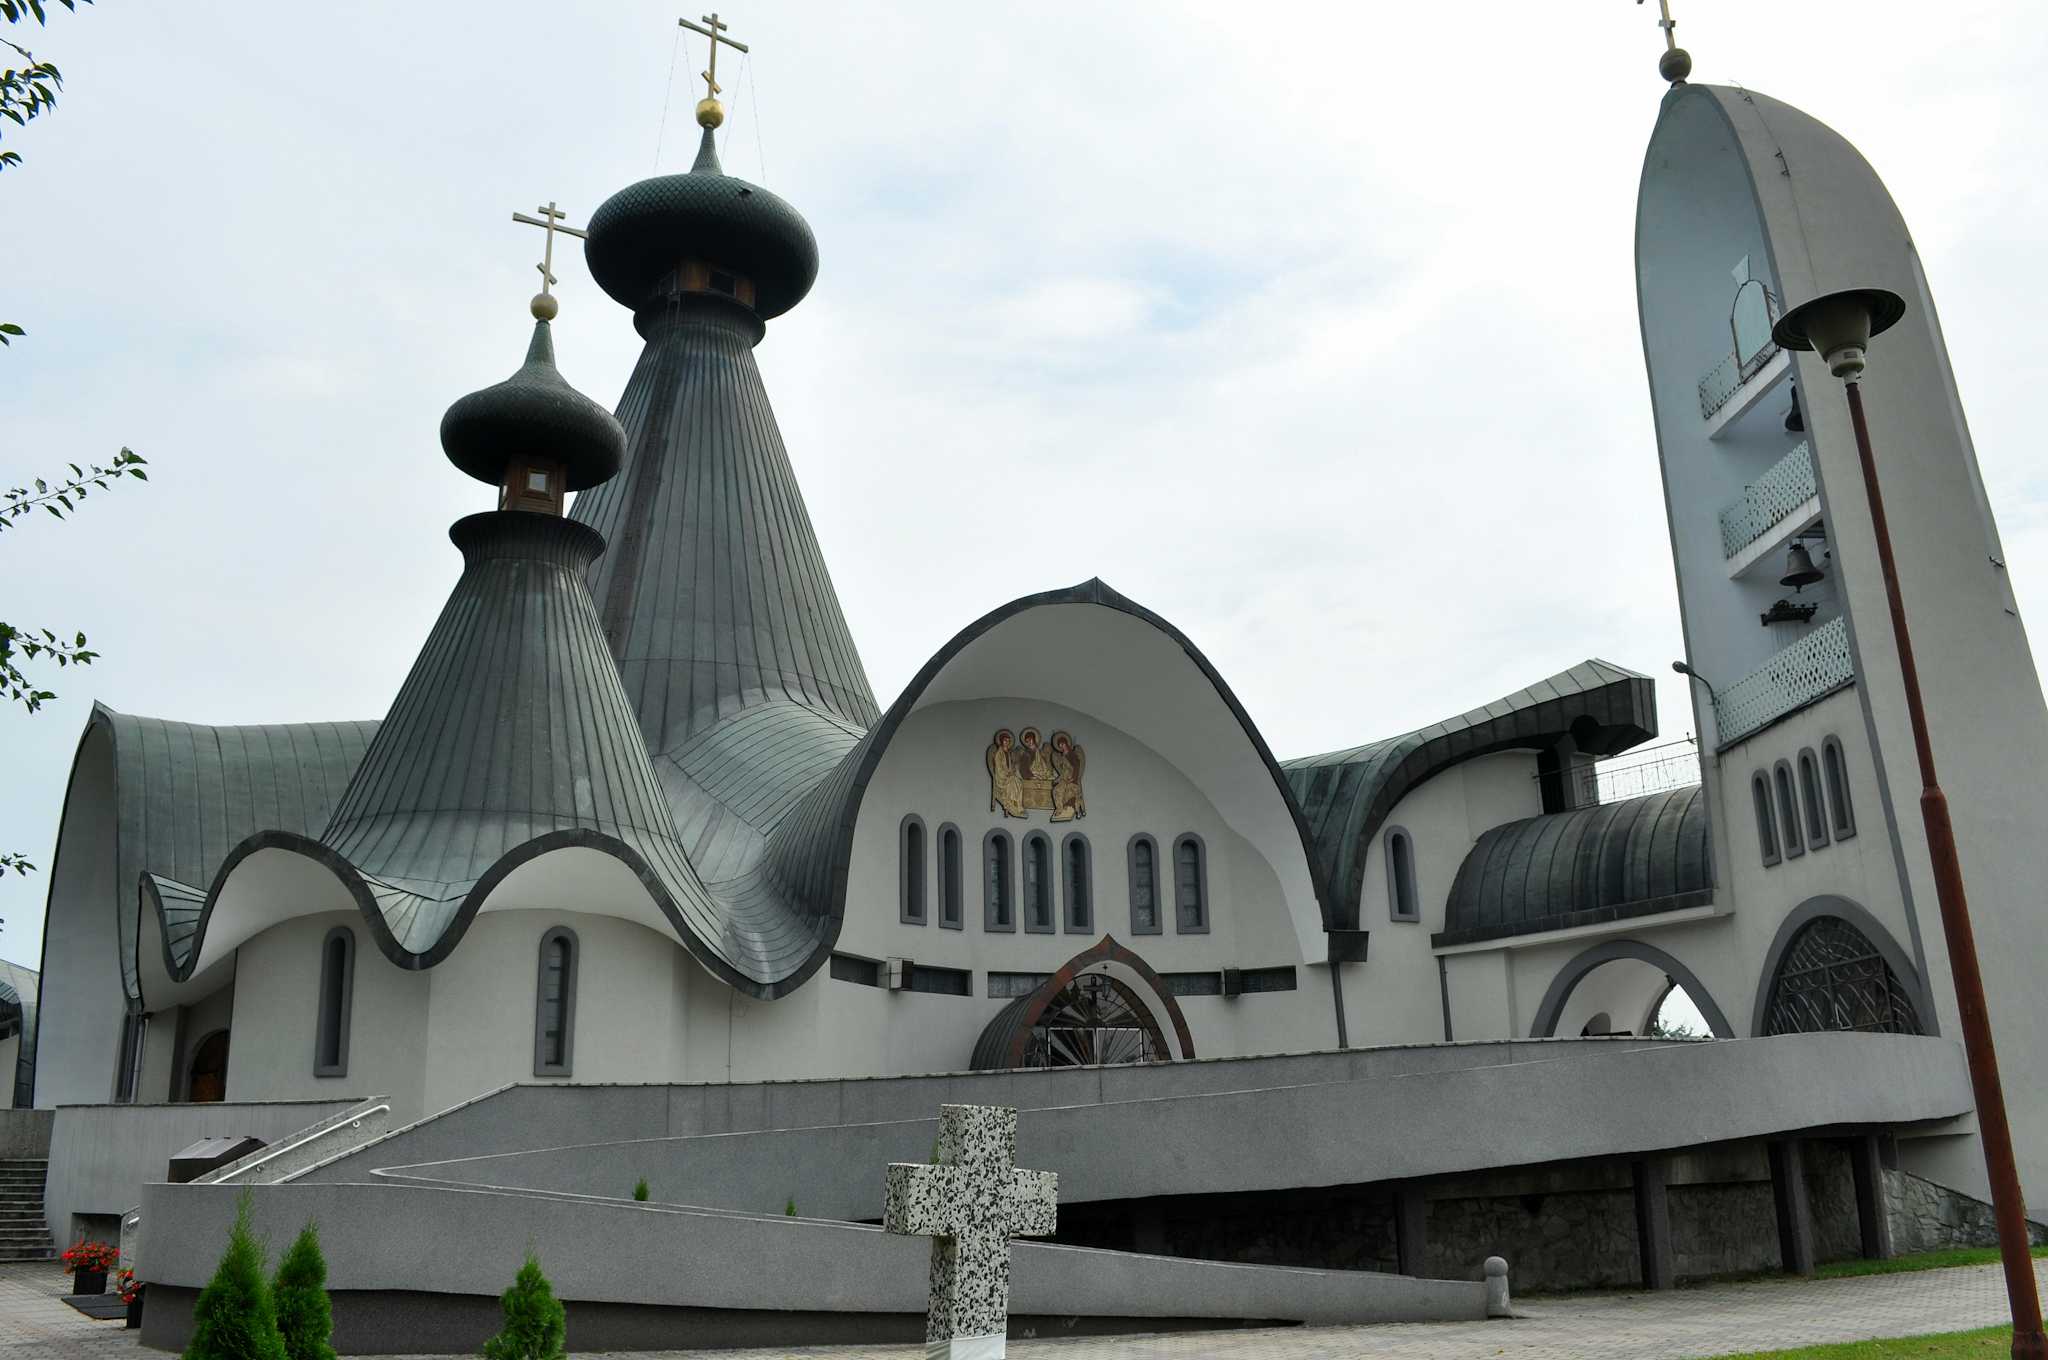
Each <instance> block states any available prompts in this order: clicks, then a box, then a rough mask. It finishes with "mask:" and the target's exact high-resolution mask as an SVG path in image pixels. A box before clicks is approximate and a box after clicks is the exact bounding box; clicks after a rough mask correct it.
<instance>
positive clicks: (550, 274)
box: [512, 202, 590, 297]
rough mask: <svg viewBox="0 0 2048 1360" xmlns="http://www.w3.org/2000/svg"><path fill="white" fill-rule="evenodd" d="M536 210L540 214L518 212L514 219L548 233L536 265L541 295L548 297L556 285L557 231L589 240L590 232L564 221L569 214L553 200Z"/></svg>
mask: <svg viewBox="0 0 2048 1360" xmlns="http://www.w3.org/2000/svg"><path fill="white" fill-rule="evenodd" d="M534 211H535V212H538V213H539V214H540V216H539V217H528V216H527V215H526V214H525V213H522V212H516V213H513V214H512V220H513V221H514V222H524V223H525V224H526V225H527V226H529V227H540V228H542V229H544V230H545V231H546V232H547V234H548V243H547V246H546V247H545V248H544V249H543V250H542V252H541V259H540V263H539V264H537V265H535V266H534V268H535V269H538V270H539V271H540V291H541V296H543V297H546V296H548V289H550V288H552V287H554V285H555V233H556V232H558V231H559V232H561V233H562V234H563V235H565V236H574V237H577V238H578V239H581V240H588V239H589V238H590V233H589V232H587V231H580V230H578V229H577V228H575V227H572V226H569V225H568V224H567V223H566V222H565V221H563V219H564V218H566V217H567V216H568V215H569V214H567V213H565V212H563V211H562V210H561V209H559V208H557V207H556V206H555V205H554V204H553V203H552V202H550V203H549V204H548V205H547V206H546V207H544V208H536V209H534ZM543 219H545V220H543Z"/></svg>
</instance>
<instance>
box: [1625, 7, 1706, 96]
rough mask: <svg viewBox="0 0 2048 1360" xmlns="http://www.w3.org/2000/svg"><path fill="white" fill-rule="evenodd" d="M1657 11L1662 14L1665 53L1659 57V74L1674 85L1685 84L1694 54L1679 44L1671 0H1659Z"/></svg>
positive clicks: (1659, 24)
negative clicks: (1672, 15)
mask: <svg viewBox="0 0 2048 1360" xmlns="http://www.w3.org/2000/svg"><path fill="white" fill-rule="evenodd" d="M1636 3H1637V4H1638V5H1640V4H1642V3H1643V0H1636ZM1657 12H1658V14H1659V15H1661V16H1662V17H1661V18H1659V19H1658V20H1657V27H1659V28H1661V29H1663V30H1664V55H1663V56H1661V57H1659V58H1658V59H1657V74H1658V75H1661V76H1663V77H1664V79H1666V80H1668V81H1670V82H1671V83H1672V84H1673V85H1683V84H1684V83H1685V78H1686V77H1687V76H1688V75H1690V74H1691V73H1692V54H1691V53H1689V52H1687V51H1686V50H1685V49H1684V48H1683V47H1680V46H1679V45H1678V20H1676V19H1674V18H1672V17H1671V0H1657Z"/></svg>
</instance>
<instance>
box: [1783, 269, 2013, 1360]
mask: <svg viewBox="0 0 2048 1360" xmlns="http://www.w3.org/2000/svg"><path fill="white" fill-rule="evenodd" d="M1905 313H1906V304H1905V301H1904V300H1903V299H1902V298H1900V297H1899V296H1898V294H1896V293H1890V292H1886V291H1884V290H1883V289H1878V288H1864V289H1850V290H1847V291H1843V292H1837V293H1827V294H1823V295H1822V296H1820V297H1816V298H1813V299H1812V300H1810V301H1808V302H1805V303H1802V304H1800V305H1799V306H1797V307H1795V308H1793V309H1792V310H1791V311H1789V312H1787V313H1786V314H1785V316H1784V317H1783V319H1782V320H1780V321H1779V322H1778V324H1777V326H1776V327H1774V328H1773V330H1772V338H1773V339H1775V340H1776V341H1777V342H1778V344H1779V345H1781V346H1782V347H1784V348H1786V349H1797V350H1817V351H1819V352H1820V355H1821V357H1822V358H1823V359H1824V360H1826V362H1827V365H1828V371H1829V372H1831V373H1833V374H1834V375H1835V376H1836V377H1837V378H1840V379H1841V380H1842V387H1843V390H1844V392H1845V393H1846V395H1847V397H1848V401H1849V420H1850V423H1851V424H1852V425H1853V426H1854V427H1855V430H1856V456H1857V457H1858V459H1860V460H1861V462H1862V464H1863V494H1864V498H1865V499H1866V500H1867V501H1868V502H1869V504H1870V525H1871V530H1872V532H1873V533H1874V534H1875V536H1876V538H1877V561H1878V566H1879V569H1880V571H1881V572H1882V574H1883V577H1884V593H1885V603H1886V605H1887V606H1888V607H1889V608H1890V610H1891V618H1892V637H1893V638H1894V639H1895V641H1896V644H1897V646H1898V652H1899V674H1900V677H1901V679H1902V680H1903V681H1904V683H1905V689H1906V713H1907V716H1908V717H1909V718H1910V719H1911V720H1912V724H1913V749H1914V752H1915V754H1917V755H1918V757H1919V760H1920V818H1921V821H1922V822H1923V823H1924V824H1925V826H1926V829H1927V851H1928V854H1929V856H1930V857H1931V858H1932V859H1933V861H1934V896H1935V901H1936V902H1937V903H1938V904H1939V906H1940V910H1941V926H1942V933H1943V934H1944V935H1945V936H1946V937H1947V939H1948V963H1949V970H1950V972H1951V974H1952V975H1953V976H1954V979H1955V987H1956V1009H1957V1011H1958V1012H1959V1013H1960V1015H1961V1017H1962V1024H1963V1049H1964V1052H1965V1053H1966V1054H1967V1055H1968V1058H1969V1064H1970V1089H1971V1092H1972V1093H1973V1094H1974V1096H1975V1097H1976V1103H1977V1131H1978V1137H1979V1138H1981V1139H1982V1140H1983V1143H1984V1168H1985V1170H1986V1172H1987V1173H1989V1178H1990V1181H1991V1207H1992V1211H1993V1214H1994V1216H1995V1218H1996V1220H1997V1223H1998V1248H1999V1255H2000V1257H2001V1258H2002V1259H2003V1261H2004V1264H2005V1293H2006V1299H2007V1301H2008V1302H2009V1303H2010V1305H2011V1308H2012V1354H2013V1360H2048V1338H2044V1336H2043V1334H2042V1330H2041V1299H2040V1295H2039V1292H2038V1291H2037V1290H2036V1288H2035V1286H2034V1261H2033V1254H2032V1252H2031V1250H2030V1243H2029V1242H2028V1240H2027V1217H2026V1204H2025V1202H2024V1200H2023V1199H2022V1198H2021V1195H2020V1180H2019V1173H2018V1171H2017V1170H2016V1169H2015V1167H2014V1165H2013V1154H2012V1127H2011V1125H2010V1123H2009V1122H2008V1121H2007V1119H2006V1113H2005V1088H2004V1086H2003V1084H2002V1083H2001V1082H2000V1081H1999V1077H1998V1053H1997V1051H1996V1049H1995V1048H1994V1046H1993V1044H1992V1039H1991V1016H1990V1013H1989V1012H1988V1010H1987V1009H1986V1007H1985V1001H1984V975H1983V973H1982V972H1981V971H1980V970H1979V968H1978V964H1977V941H1976V936H1975V934H1974V933H1973V932H1972V930H1971V928H1970V907H1969V902H1968V900H1967V899H1966V898H1965V897H1964V895H1963V867H1962V862H1961V861H1960V859H1959V858H1958V857H1957V855H1956V833H1955V827H1954V825H1953V824H1952V823H1951V822H1950V821H1949V814H1948V796H1947V795H1946V794H1944V793H1943V792H1942V791H1941V784H1940V782H1939V781H1938V780H1937V779H1936V778H1935V774H1934V746H1933V744H1932V742H1930V741H1929V740H1928V736H1927V711H1926V708H1925V706H1924V704H1923V703H1922V701H1921V697H1920V671H1919V667H1918V666H1917V665H1915V663H1914V660H1913V638H1912V634H1911V633H1910V632H1909V631H1908V630H1907V627H1906V609H1905V605H1904V603H1903V602H1902V601H1901V599H1900V596H1899V569H1898V563H1897V562H1896V560H1894V558H1893V556H1892V539H1891V531H1890V529H1889V527H1888V526H1887V524H1886V521H1885V513H1884V496H1883V494H1882V493H1881V492H1880V491H1879V489H1878V484H1877V461H1876V459H1874V458H1873V457H1872V456H1871V452H1870V428H1869V426H1868V425H1867V424H1866V423H1865V421H1864V417H1863V386H1862V378H1863V365H1864V350H1865V349H1866V348H1867V347H1868V345H1869V343H1870V337H1871V336H1873V335H1876V334H1879V333H1881V332H1883V331H1885V330H1887V329H1889V328H1890V327H1891V326H1892V325H1893V324H1894V323H1896V322H1897V321H1898V320H1899V318H1900V317H1902V316H1904V315H1905Z"/></svg>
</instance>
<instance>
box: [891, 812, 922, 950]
mask: <svg viewBox="0 0 2048 1360" xmlns="http://www.w3.org/2000/svg"><path fill="white" fill-rule="evenodd" d="M896 861H897V869H896V919H897V920H899V921H901V922H903V923H904V924H905V925H910V926H921V925H923V924H924V819H923V818H921V817H919V816H918V815H917V814H916V813H914V812H913V813H911V814H910V815H909V816H907V817H905V818H904V819H903V822H902V825H901V826H899V827H898V828H897V832H896Z"/></svg>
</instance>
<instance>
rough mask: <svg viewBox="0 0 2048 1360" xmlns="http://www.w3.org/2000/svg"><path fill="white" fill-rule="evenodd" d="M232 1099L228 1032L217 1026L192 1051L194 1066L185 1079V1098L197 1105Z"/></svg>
mask: <svg viewBox="0 0 2048 1360" xmlns="http://www.w3.org/2000/svg"><path fill="white" fill-rule="evenodd" d="M227 1098H228V1032H227V1031H226V1030H224V1029H217V1030H215V1031H214V1032H213V1033H211V1034H209V1035H207V1036H206V1037H205V1038H204V1039H201V1040H200V1041H199V1046H198V1047H197V1048H195V1049H193V1050H192V1066H191V1068H190V1069H189V1071H188V1073H187V1075H186V1078H185V1099H187V1100H189V1101H191V1102H192V1103H193V1104H195V1105H210V1104H217V1103H219V1102H220V1101H223V1100H226V1099H227Z"/></svg>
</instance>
